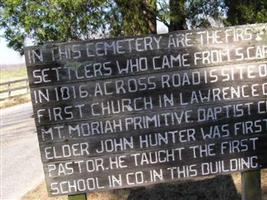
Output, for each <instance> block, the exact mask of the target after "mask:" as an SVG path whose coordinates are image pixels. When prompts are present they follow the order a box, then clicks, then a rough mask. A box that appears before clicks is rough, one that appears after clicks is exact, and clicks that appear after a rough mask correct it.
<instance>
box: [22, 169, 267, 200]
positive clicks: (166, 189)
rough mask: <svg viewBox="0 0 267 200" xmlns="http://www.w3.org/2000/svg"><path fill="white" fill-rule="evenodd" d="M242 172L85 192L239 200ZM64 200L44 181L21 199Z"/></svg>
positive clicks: (100, 197) (121, 198)
mask: <svg viewBox="0 0 267 200" xmlns="http://www.w3.org/2000/svg"><path fill="white" fill-rule="evenodd" d="M261 183H262V195H263V200H267V169H264V170H262V173H261ZM240 191H241V176H240V173H235V174H232V175H226V176H217V177H214V178H208V179H205V180H202V181H194V182H182V183H181V182H179V183H172V184H158V185H155V186H151V187H146V188H144V187H142V188H135V189H121V190H114V191H110V192H95V193H91V194H88V195H87V196H88V200H89V199H90V200H162V199H164V200H174V199H175V200H176V199H181V200H214V199H216V200H240V199H241V195H240ZM38 199H40V200H67V197H66V196H62V197H56V198H55V197H48V196H47V192H46V187H45V183H42V184H41V185H39V186H38V187H37V188H36V189H34V190H33V191H30V192H29V193H28V194H26V195H25V196H24V197H23V198H22V200H38Z"/></svg>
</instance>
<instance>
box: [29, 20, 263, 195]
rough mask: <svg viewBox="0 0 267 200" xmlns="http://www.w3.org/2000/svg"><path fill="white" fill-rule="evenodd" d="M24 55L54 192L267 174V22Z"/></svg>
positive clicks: (48, 47)
mask: <svg viewBox="0 0 267 200" xmlns="http://www.w3.org/2000/svg"><path fill="white" fill-rule="evenodd" d="M25 52H26V62H27V71H28V76H29V83H30V88H31V97H32V103H33V110H34V117H35V122H36V128H37V135H38V140H39V145H40V152H41V158H42V162H43V166H44V172H45V176H46V182H47V188H48V192H49V194H50V195H62V194H64V195H67V194H68V195H70V194H79V193H86V192H91V191H104V190H110V189H116V188H126V187H136V186H145V185H151V184H156V183H165V182H170V181H179V180H184V179H193V178H195V177H199V176H209V175H219V174H229V173H232V172H237V171H249V170H256V169H261V168H266V167H267V162H266V160H267V157H266V148H267V146H266V144H267V137H266V133H267V100H266V99H267V24H257V25H246V26H235V27H226V28H221V29H208V30H197V31H177V32H173V33H169V34H163V35H148V36H141V37H131V38H115V39H106V40H92V41H80V42H69V43H47V44H44V45H42V46H35V47H27V48H25Z"/></svg>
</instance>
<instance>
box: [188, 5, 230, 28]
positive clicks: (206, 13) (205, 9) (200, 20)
mask: <svg viewBox="0 0 267 200" xmlns="http://www.w3.org/2000/svg"><path fill="white" fill-rule="evenodd" d="M186 9H187V10H188V15H187V18H188V21H189V23H190V24H189V26H190V27H192V28H198V27H205V28H207V27H209V26H211V25H213V24H211V20H212V19H213V20H215V23H217V24H218V23H220V22H221V21H222V20H223V18H224V13H225V4H224V1H223V0H188V1H187V3H186Z"/></svg>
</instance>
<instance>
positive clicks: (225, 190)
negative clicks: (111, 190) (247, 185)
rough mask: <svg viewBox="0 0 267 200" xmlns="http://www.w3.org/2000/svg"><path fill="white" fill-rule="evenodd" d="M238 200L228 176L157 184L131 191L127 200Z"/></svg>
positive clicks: (239, 197) (238, 195)
mask: <svg viewBox="0 0 267 200" xmlns="http://www.w3.org/2000/svg"><path fill="white" fill-rule="evenodd" d="M215 199H216V200H240V199H241V196H240V194H239V193H238V192H237V190H236V188H235V184H234V182H233V180H232V177H231V176H230V175H224V176H217V177H215V178H211V179H206V180H202V181H196V182H183V183H181V182H180V183H172V184H159V185H155V186H152V187H149V188H138V189H134V190H132V191H131V193H130V195H129V197H128V200H215Z"/></svg>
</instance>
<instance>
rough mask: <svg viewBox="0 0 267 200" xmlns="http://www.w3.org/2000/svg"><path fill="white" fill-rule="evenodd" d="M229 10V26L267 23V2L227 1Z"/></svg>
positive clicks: (263, 0)
mask: <svg viewBox="0 0 267 200" xmlns="http://www.w3.org/2000/svg"><path fill="white" fill-rule="evenodd" d="M225 4H226V7H227V9H228V12H227V15H228V17H227V19H226V20H225V23H226V24H227V25H237V24H248V23H256V22H258V23H265V22H267V1H266V0H257V1H250V0H235V1H233V0H225Z"/></svg>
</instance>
